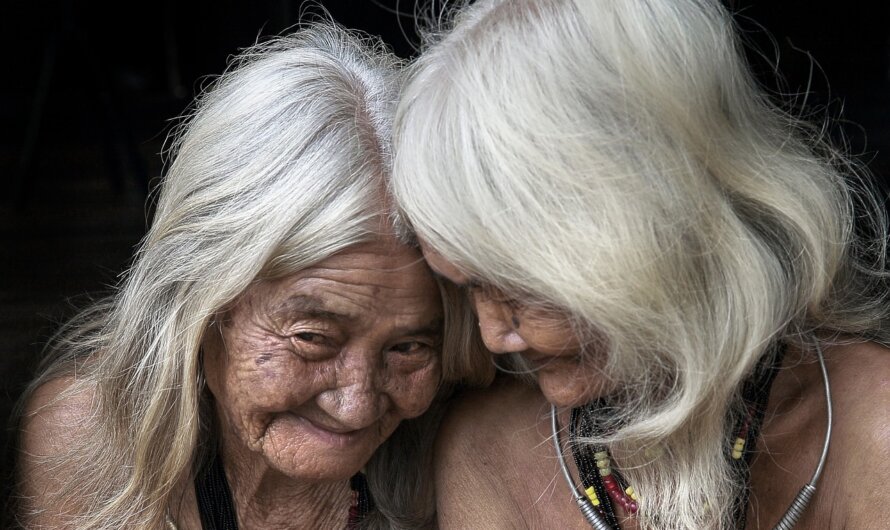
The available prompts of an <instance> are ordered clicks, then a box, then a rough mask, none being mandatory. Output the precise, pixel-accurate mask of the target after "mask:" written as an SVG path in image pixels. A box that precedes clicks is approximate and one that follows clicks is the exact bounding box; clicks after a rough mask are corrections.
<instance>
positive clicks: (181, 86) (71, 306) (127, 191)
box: [0, 0, 890, 482]
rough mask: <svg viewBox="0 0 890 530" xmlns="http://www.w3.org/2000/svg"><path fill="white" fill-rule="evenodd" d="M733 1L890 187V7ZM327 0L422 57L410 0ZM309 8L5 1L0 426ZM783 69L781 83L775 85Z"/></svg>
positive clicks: (0, 113)
mask: <svg viewBox="0 0 890 530" xmlns="http://www.w3.org/2000/svg"><path fill="white" fill-rule="evenodd" d="M726 1H727V3H728V4H729V5H730V7H731V8H732V9H733V10H734V11H735V12H736V13H737V19H738V22H739V24H740V26H741V27H742V28H743V30H744V31H745V39H746V40H747V41H748V42H749V43H751V44H752V45H753V48H752V50H755V49H756V50H759V52H754V51H751V52H750V57H751V61H752V64H753V65H754V68H755V70H756V72H757V73H758V75H759V76H760V77H761V79H762V82H763V83H764V84H765V85H766V86H767V87H769V89H770V90H772V91H774V92H775V93H779V92H781V93H783V94H792V95H793V94H797V96H796V98H793V100H792V101H793V103H794V104H795V105H796V106H797V107H798V108H799V110H801V111H802V112H804V113H806V114H807V115H812V116H813V117H814V118H815V119H821V118H822V117H825V116H831V117H833V118H834V119H835V123H836V126H834V127H833V128H832V129H831V133H832V135H833V136H834V137H835V139H836V140H837V141H843V142H845V143H847V144H848V146H849V149H850V151H851V152H852V153H853V154H854V155H856V156H857V157H859V158H860V159H861V160H862V161H863V162H864V163H865V164H867V165H868V166H869V167H870V169H871V170H872V172H873V173H874V174H875V175H876V178H877V179H878V181H879V182H882V183H884V182H886V179H888V177H890V156H888V151H890V97H888V95H890V91H888V88H890V30H888V28H890V16H888V13H890V7H888V6H890V3H887V2H878V1H861V0H860V1H856V0H853V1H849V2H845V3H843V7H841V3H840V2H832V3H829V2H813V1H804V0H726ZM321 3H322V4H323V5H324V6H325V7H326V8H327V9H328V10H329V11H330V13H331V16H332V17H333V18H334V19H336V20H337V21H339V22H340V23H342V24H344V25H346V26H348V27H354V28H359V29H363V30H365V31H368V32H370V33H374V34H378V35H382V36H383V38H384V40H385V41H387V42H388V43H389V44H390V45H391V46H392V47H393V49H394V51H395V52H396V53H397V54H399V55H401V56H403V57H410V56H412V55H414V53H415V51H414V50H415V45H414V43H416V41H417V38H416V33H415V29H414V27H415V19H414V17H413V16H412V13H413V12H414V11H415V6H414V3H415V2H414V0H341V1H335V0H329V1H322V2H321ZM306 6H307V4H306V3H305V2H303V0H293V1H288V0H259V1H254V2H239V1H236V0H214V1H211V0H188V1H186V0H183V1H178V2H177V1H174V0H161V1H158V2H116V3H107V2H97V1H82V2H74V1H73V0H67V1H62V0H55V1H44V2H30V1H25V0H7V1H6V2H5V3H4V7H3V10H2V22H0V39H3V41H2V44H3V47H2V49H3V51H4V53H3V59H2V65H0V68H2V72H3V75H2V79H3V82H2V83H0V123H2V125H3V126H2V128H0V175H2V178H0V182H2V191H0V238H2V240H0V243H2V247H0V248H2V255H0V420H6V418H7V417H8V416H9V412H10V410H11V406H12V403H13V402H14V401H15V399H16V398H17V396H18V394H19V393H20V391H21V389H22V387H23V385H24V383H25V382H26V381H27V380H28V379H29V378H30V377H31V374H32V371H33V368H34V366H35V363H36V360H37V358H38V357H39V354H40V351H41V348H42V344H43V342H44V341H45V340H46V338H47V337H48V335H49V334H50V333H51V332H52V330H53V329H54V328H55V327H56V326H57V325H58V323H59V322H61V321H62V320H64V319H65V318H68V317H70V316H71V315H72V314H73V312H74V310H75V308H76V307H81V306H83V305H84V304H85V303H86V302H87V300H88V298H86V296H87V294H88V293H93V294H97V293H98V294H101V293H102V292H107V290H108V288H109V286H111V285H113V284H115V283H116V281H117V279H118V275H119V274H120V273H121V271H123V270H124V269H125V268H126V266H127V264H128V260H129V259H130V256H131V254H132V251H133V248H134V245H136V244H137V242H138V241H139V239H140V237H141V236H142V235H143V233H144V231H145V229H146V226H147V223H148V221H149V218H148V211H147V209H146V204H147V203H146V200H147V197H148V190H149V189H150V188H151V187H152V186H153V184H155V183H156V182H157V178H158V176H159V175H160V173H161V170H162V163H161V158H160V156H159V153H160V152H161V150H162V148H163V142H164V138H165V135H166V133H167V132H168V131H169V128H170V126H171V120H172V119H173V118H175V117H177V116H179V115H180V114H181V113H182V112H183V111H184V110H185V109H186V107H187V105H188V103H189V102H190V100H191V99H192V97H193V96H194V95H195V93H196V91H198V90H200V88H201V86H202V85H203V84H205V83H206V79H207V76H211V75H215V74H218V73H220V72H221V71H222V70H223V68H224V67H225V65H226V61H227V58H228V57H229V56H230V55H232V54H234V53H236V52H237V51H238V50H239V49H241V48H244V47H246V46H249V45H250V44H252V43H254V42H255V41H256V40H257V39H258V38H262V37H264V36H270V35H275V34H278V33H280V32H282V31H284V30H286V29H287V28H289V27H292V26H293V25H294V24H296V23H297V22H298V21H299V17H300V15H301V13H302V12H303V11H305V10H306V9H307V7H306ZM310 10H311V9H310ZM314 11H316V12H317V11H318V10H317V9H315V10H314ZM399 11H401V12H402V14H399ZM764 58H765V59H764ZM773 63H775V64H777V68H778V71H779V73H780V75H781V76H782V77H783V79H784V80H783V81H782V82H779V83H777V82H776V81H775V80H774V77H775V76H774V69H773V67H772V66H771V64H773ZM807 90H809V95H808V97H807V99H806V105H805V107H804V108H802V109H800V107H801V105H803V102H804V99H803V94H804V93H805V92H806V91H807ZM6 439H9V436H8V435H7V436H6ZM2 441H3V439H2V438H0V442H2ZM3 471H4V469H2V468H0V472H3ZM5 476H6V473H5V472H3V474H2V475H0V482H6V479H5Z"/></svg>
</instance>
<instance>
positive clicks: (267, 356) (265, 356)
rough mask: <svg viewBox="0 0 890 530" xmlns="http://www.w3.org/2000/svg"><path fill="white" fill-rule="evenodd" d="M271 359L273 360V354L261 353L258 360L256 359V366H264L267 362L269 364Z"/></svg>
mask: <svg viewBox="0 0 890 530" xmlns="http://www.w3.org/2000/svg"><path fill="white" fill-rule="evenodd" d="M271 358H272V354H271V353H261V354H260V355H259V356H257V358H256V364H257V366H262V365H264V364H266V363H267V362H269V360H270V359H271Z"/></svg>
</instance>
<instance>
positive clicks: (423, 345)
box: [389, 340, 433, 355]
mask: <svg viewBox="0 0 890 530" xmlns="http://www.w3.org/2000/svg"><path fill="white" fill-rule="evenodd" d="M414 344H416V345H417V348H416V349H413V351H412V349H409V350H408V351H402V350H399V349H397V347H398V346H403V345H414ZM430 348H433V345H432V344H427V343H425V342H421V341H419V340H411V341H407V342H399V343H396V344H393V345H392V346H390V347H389V350H390V351H395V352H396V353H398V354H401V355H415V354H417V353H420V352H421V351H423V350H428V349H430Z"/></svg>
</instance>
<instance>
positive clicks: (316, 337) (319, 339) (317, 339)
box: [294, 331, 327, 345]
mask: <svg viewBox="0 0 890 530" xmlns="http://www.w3.org/2000/svg"><path fill="white" fill-rule="evenodd" d="M294 338H295V339H297V340H299V341H301V342H305V343H309V344H316V345H322V344H325V343H326V342H327V337H325V336H324V335H322V334H320V333H310V332H307V331H304V332H300V333H295V334H294Z"/></svg>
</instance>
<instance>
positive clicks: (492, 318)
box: [473, 295, 528, 353]
mask: <svg viewBox="0 0 890 530" xmlns="http://www.w3.org/2000/svg"><path fill="white" fill-rule="evenodd" d="M473 305H474V306H475V308H476V316H477V317H478V318H479V332H480V333H481V334H482V342H484V343H485V347H486V348H488V349H489V350H490V351H491V352H492V353H514V352H521V351H525V350H527V349H528V344H526V343H525V340H524V339H523V338H522V336H521V335H520V334H519V331H517V330H516V328H514V327H513V323H512V317H513V310H512V309H511V308H510V307H509V305H508V304H505V303H503V302H498V301H497V300H492V299H490V298H488V297H487V296H484V295H478V296H473Z"/></svg>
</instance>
